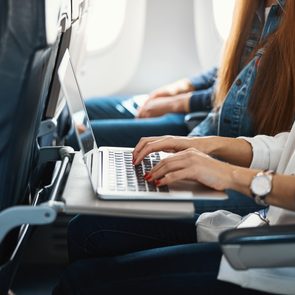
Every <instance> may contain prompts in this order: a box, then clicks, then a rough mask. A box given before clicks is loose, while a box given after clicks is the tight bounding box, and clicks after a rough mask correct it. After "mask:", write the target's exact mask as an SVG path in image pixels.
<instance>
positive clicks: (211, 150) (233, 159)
mask: <svg viewBox="0 0 295 295" xmlns="http://www.w3.org/2000/svg"><path fill="white" fill-rule="evenodd" d="M188 148H195V149H197V150H199V151H201V152H203V153H205V154H208V155H211V156H214V157H218V158H220V159H222V160H224V161H226V162H230V163H232V164H236V165H239V166H245V167H249V166H250V163H251V160H252V147H251V145H250V143H248V142H247V141H246V140H244V139H237V138H228V137H219V136H208V137H185V136H159V137H143V138H141V140H140V141H139V143H138V144H137V145H136V147H135V149H134V151H133V158H134V164H138V163H140V161H142V159H143V158H144V157H145V156H146V155H148V154H150V153H152V152H157V151H165V152H173V153H175V152H179V151H183V150H186V149H188Z"/></svg>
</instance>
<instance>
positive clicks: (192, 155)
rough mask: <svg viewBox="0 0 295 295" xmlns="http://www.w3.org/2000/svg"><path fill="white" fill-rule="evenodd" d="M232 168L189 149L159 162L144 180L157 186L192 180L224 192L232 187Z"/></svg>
mask: <svg viewBox="0 0 295 295" xmlns="http://www.w3.org/2000/svg"><path fill="white" fill-rule="evenodd" d="M233 167H234V166H232V165H230V164H228V163H224V162H221V161H218V160H215V159H213V158H211V157H210V156H208V155H206V154H204V153H202V152H200V151H198V150H196V149H194V148H189V149H187V150H184V151H181V152H178V153H176V154H174V155H171V156H169V157H168V158H165V159H163V160H161V161H160V162H159V163H158V164H157V165H156V166H155V167H154V168H153V169H152V170H151V171H150V172H149V173H148V174H146V175H145V178H146V180H147V181H154V182H155V184H156V185H157V186H162V185H167V184H171V183H173V182H175V181H178V180H193V181H197V182H200V183H202V184H204V185H206V186H208V187H211V188H213V189H216V190H225V189H228V188H230V187H231V186H232V172H233V170H234V168H233Z"/></svg>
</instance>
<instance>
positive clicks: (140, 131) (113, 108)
mask: <svg viewBox="0 0 295 295" xmlns="http://www.w3.org/2000/svg"><path fill="white" fill-rule="evenodd" d="M127 98H128V97H106V98H93V99H88V100H86V101H85V105H86V108H87V112H88V116H89V119H90V121H91V126H92V129H93V133H94V136H95V139H96V141H97V145H98V146H122V147H134V146H135V145H136V144H137V143H138V141H139V139H140V138H141V137H144V136H160V135H167V134H170V135H187V134H188V132H189V130H188V128H187V126H186V124H185V122H184V114H167V115H164V116H161V117H156V118H147V119H135V118H134V115H133V114H131V113H130V112H129V111H127V110H126V109H125V108H124V107H123V106H122V105H121V102H122V100H124V99H127ZM73 134H74V132H73V131H72V132H71V133H70V135H69V137H68V139H67V144H68V145H71V146H73V147H74V148H76V149H77V141H76V138H75V136H74V135H73Z"/></svg>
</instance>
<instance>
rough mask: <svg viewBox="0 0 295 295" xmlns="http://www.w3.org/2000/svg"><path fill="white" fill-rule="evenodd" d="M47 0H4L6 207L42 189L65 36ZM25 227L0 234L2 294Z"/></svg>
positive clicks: (0, 143) (1, 113) (1, 145)
mask: <svg viewBox="0 0 295 295" xmlns="http://www.w3.org/2000/svg"><path fill="white" fill-rule="evenodd" d="M46 2H47V3H46ZM60 2H62V0H60ZM55 3H56V1H55ZM51 4H52V5H53V3H51ZM46 5H47V6H48V1H46V0H25V1H23V0H0V104H1V108H0V138H1V140H0V213H1V211H3V210H4V209H7V208H10V207H12V206H15V205H20V204H30V203H31V202H30V200H31V198H32V197H34V195H35V192H36V190H37V189H38V187H37V185H36V184H37V183H38V181H39V180H38V177H37V175H38V174H37V173H36V170H37V169H38V170H39V167H37V163H38V158H39V152H40V147H39V142H38V138H37V137H38V130H39V127H40V123H41V120H42V118H43V117H44V116H45V115H44V114H45V110H46V107H47V105H48V98H49V93H55V94H53V95H51V99H52V98H53V97H54V96H56V95H58V91H55V92H54V91H53V88H52V81H53V77H54V72H55V70H56V66H57V65H56V60H57V57H58V55H59V53H60V47H61V46H60V45H61V43H62V37H63V36H62V33H61V32H62V30H59V27H58V25H57V24H58V23H57V22H58V20H59V17H60V15H59V14H60V13H61V12H60V10H56V14H57V15H54V17H53V18H52V19H53V20H54V21H55V22H56V23H53V26H52V28H53V29H52V28H51V31H50V32H51V34H52V32H53V33H54V31H55V30H56V38H55V37H54V38H52V35H51V40H50V41H49V37H48V29H49V28H48V22H49V19H46V17H47V16H46ZM61 25H64V24H61ZM68 41H69V40H68ZM64 47H65V48H66V47H67V45H65V46H64ZM38 172H39V171H38ZM22 230H23V228H22ZM19 233H20V228H16V229H15V230H13V231H12V232H11V233H10V234H9V235H7V237H6V238H5V240H3V241H1V240H0V294H7V290H8V288H9V287H10V284H11V282H12V279H13V275H14V273H15V270H16V266H17V264H18V260H19V256H20V255H15V252H14V250H15V246H16V245H17V244H18V243H19ZM19 249H20V247H19ZM12 253H14V254H13V255H12Z"/></svg>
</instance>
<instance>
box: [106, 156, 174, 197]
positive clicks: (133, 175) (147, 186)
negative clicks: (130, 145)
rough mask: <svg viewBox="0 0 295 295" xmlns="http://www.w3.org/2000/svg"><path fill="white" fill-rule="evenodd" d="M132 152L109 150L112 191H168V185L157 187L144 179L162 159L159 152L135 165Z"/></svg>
mask: <svg viewBox="0 0 295 295" xmlns="http://www.w3.org/2000/svg"><path fill="white" fill-rule="evenodd" d="M132 159H133V156H132V152H115V151H109V176H110V178H109V189H110V190H112V191H130V192H136V191H142V192H168V191H169V190H168V187H167V186H161V187H157V186H155V185H154V183H152V182H147V181H146V180H145V179H144V175H145V173H147V172H149V171H150V170H151V169H152V168H153V167H154V166H155V165H156V164H157V163H159V161H160V155H159V153H152V154H150V155H148V156H146V157H145V158H144V159H143V161H142V162H141V163H140V164H139V165H136V166H134V165H133V164H132Z"/></svg>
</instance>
